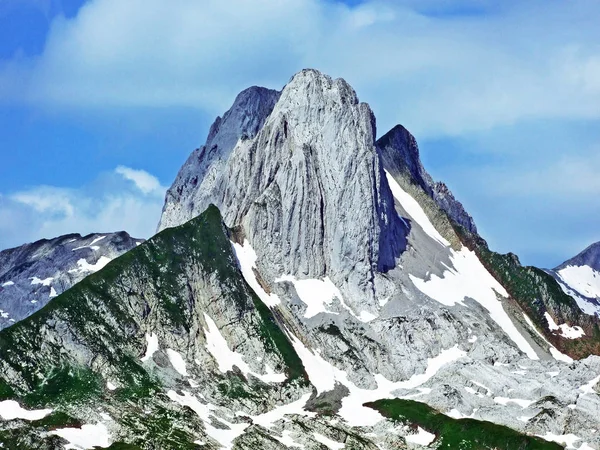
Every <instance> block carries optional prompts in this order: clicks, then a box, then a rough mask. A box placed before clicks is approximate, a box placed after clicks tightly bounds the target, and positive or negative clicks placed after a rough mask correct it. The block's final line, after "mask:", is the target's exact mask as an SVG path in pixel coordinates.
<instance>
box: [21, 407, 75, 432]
mask: <svg viewBox="0 0 600 450" xmlns="http://www.w3.org/2000/svg"><path fill="white" fill-rule="evenodd" d="M82 425H83V422H81V421H80V420H79V419H75V418H73V417H71V416H70V415H68V414H66V413H64V412H62V411H55V412H53V413H52V414H50V415H48V416H46V417H44V418H43V419H40V420H36V421H33V422H31V426H32V427H40V428H43V429H44V430H46V431H51V430H56V429H57V428H67V427H69V428H80V427H81V426H82Z"/></svg>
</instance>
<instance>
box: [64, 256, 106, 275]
mask: <svg viewBox="0 0 600 450" xmlns="http://www.w3.org/2000/svg"><path fill="white" fill-rule="evenodd" d="M110 261H111V259H110V258H108V257H106V256H101V257H100V258H99V259H98V261H96V263H94V264H90V263H89V262H87V261H86V260H85V259H84V258H81V259H80V260H78V261H77V265H78V266H79V267H78V268H77V269H71V270H69V273H75V272H98V271H99V270H100V269H103V268H104V266H106V265H107V264H108V263H109V262H110Z"/></svg>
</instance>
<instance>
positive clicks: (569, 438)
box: [538, 432, 581, 448]
mask: <svg viewBox="0 0 600 450" xmlns="http://www.w3.org/2000/svg"><path fill="white" fill-rule="evenodd" d="M538 436H539V437H541V438H542V439H545V440H547V441H551V442H556V443H558V444H564V445H566V448H575V442H577V441H580V440H581V438H580V437H579V436H576V435H574V434H553V433H550V432H548V433H546V434H545V435H541V434H538Z"/></svg>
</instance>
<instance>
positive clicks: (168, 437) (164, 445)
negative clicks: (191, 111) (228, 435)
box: [117, 407, 203, 450]
mask: <svg viewBox="0 0 600 450" xmlns="http://www.w3.org/2000/svg"><path fill="white" fill-rule="evenodd" d="M121 423H122V424H123V425H125V426H126V427H127V428H129V430H130V431H131V432H132V436H133V438H132V439H131V441H130V442H128V443H127V444H120V445H129V447H122V448H125V449H129V448H132V449H133V448H137V447H138V446H139V447H140V448H149V447H148V444H149V443H152V447H151V448H156V449H161V450H187V449H197V448H198V446H197V445H196V444H194V441H195V440H196V439H197V437H196V436H198V435H201V434H203V432H202V428H201V427H200V426H199V423H198V417H197V415H196V413H194V412H193V411H192V410H191V409H189V408H182V409H181V410H171V409H166V408H163V407H156V408H154V409H153V410H152V411H150V412H149V413H147V414H145V413H134V414H127V415H125V416H124V417H123V418H122V419H121ZM117 448H119V447H117Z"/></svg>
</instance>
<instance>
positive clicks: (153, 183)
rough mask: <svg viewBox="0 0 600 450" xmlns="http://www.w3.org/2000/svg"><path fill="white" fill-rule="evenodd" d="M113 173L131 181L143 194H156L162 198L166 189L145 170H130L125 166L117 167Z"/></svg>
mask: <svg viewBox="0 0 600 450" xmlns="http://www.w3.org/2000/svg"><path fill="white" fill-rule="evenodd" d="M115 173H117V174H119V175H122V176H123V178H125V179H126V180H129V181H133V183H134V184H135V186H136V187H137V188H138V189H139V190H140V191H142V192H143V193H144V194H158V196H159V197H161V198H162V197H164V194H165V191H166V190H167V188H166V187H164V186H161V184H160V182H159V181H158V178H156V177H155V176H154V175H151V174H149V173H148V172H146V171H145V170H136V169H130V168H129V167H125V166H118V167H117V168H116V169H115Z"/></svg>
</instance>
